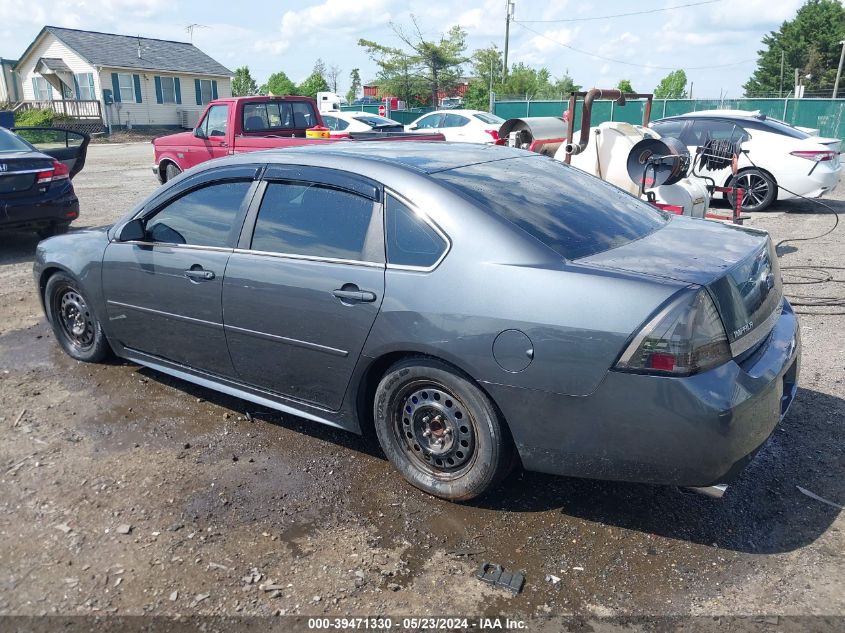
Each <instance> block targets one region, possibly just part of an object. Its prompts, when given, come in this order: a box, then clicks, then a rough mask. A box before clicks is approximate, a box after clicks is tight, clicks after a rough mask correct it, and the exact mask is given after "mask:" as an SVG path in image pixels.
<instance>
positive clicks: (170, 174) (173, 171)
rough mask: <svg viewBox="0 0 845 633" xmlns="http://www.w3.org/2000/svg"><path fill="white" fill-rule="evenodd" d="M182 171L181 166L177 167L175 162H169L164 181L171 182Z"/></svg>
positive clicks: (165, 168) (165, 169)
mask: <svg viewBox="0 0 845 633" xmlns="http://www.w3.org/2000/svg"><path fill="white" fill-rule="evenodd" d="M181 173H182V170H181V169H179V167H177V166H176V165H174V164H173V163H167V165H166V166H165V167H164V182H170V181H171V180H173V179H174V178H176V176H178V175H179V174H181Z"/></svg>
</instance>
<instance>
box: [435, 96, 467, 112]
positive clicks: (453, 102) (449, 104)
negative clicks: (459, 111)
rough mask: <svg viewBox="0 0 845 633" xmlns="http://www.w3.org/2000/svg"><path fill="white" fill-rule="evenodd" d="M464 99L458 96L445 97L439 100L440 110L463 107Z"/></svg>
mask: <svg viewBox="0 0 845 633" xmlns="http://www.w3.org/2000/svg"><path fill="white" fill-rule="evenodd" d="M463 107H464V100H463V99H461V98H460V97H446V98H444V99H441V100H440V109H441V110H454V109H456V108H463Z"/></svg>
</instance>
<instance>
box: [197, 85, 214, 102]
mask: <svg viewBox="0 0 845 633" xmlns="http://www.w3.org/2000/svg"><path fill="white" fill-rule="evenodd" d="M200 95H201V97H202V105H205V104H206V103H209V102H210V101H211V100H212V99H213V96H212V90H211V80H210V79H200Z"/></svg>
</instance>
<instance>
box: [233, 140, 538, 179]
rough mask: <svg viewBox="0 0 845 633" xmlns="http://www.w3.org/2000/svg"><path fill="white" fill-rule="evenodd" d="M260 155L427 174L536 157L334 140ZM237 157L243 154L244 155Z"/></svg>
mask: <svg viewBox="0 0 845 633" xmlns="http://www.w3.org/2000/svg"><path fill="white" fill-rule="evenodd" d="M261 154H262V155H263V156H265V157H269V156H272V155H273V154H277V155H280V156H291V155H294V154H306V155H308V156H311V157H313V156H325V157H330V158H344V157H347V158H354V159H357V160H364V161H372V162H381V163H390V164H391V165H398V166H400V167H404V168H406V169H409V170H413V171H417V172H424V173H427V174H432V173H435V172H438V171H446V170H448V169H456V168H458V167H465V166H467V165H476V164H478V163H488V162H492V161H497V160H508V159H511V158H528V157H532V156H538V154H532V153H530V152H526V151H525V150H521V149H516V148H513V147H505V146H502V145H492V144H484V145H482V144H474V143H447V142H444V141H338V142H334V143H326V144H312V145H300V146H298V147H289V148H280V149H271V150H266V151H264V152H261ZM240 156H244V154H241V155H240ZM247 156H248V154H247Z"/></svg>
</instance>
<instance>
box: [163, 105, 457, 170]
mask: <svg viewBox="0 0 845 633" xmlns="http://www.w3.org/2000/svg"><path fill="white" fill-rule="evenodd" d="M324 126H325V124H324V121H323V118H322V117H321V116H320V112H319V111H318V109H317V102H316V101H315V100H314V99H312V98H310V97H296V96H287V97H274V96H269V97H263V96H257V97H231V98H228V99H216V100H215V101H212V102H211V103H209V104H208V106H207V107H206V109H205V112H203V113H202V115H200V118H199V121H198V123H197V125H196V127H195V128H194V129H193V131H191V132H180V133H178V134H169V135H167V136H161V137H159V138H156V139H153V147H154V164H153V173H154V174H155V175H156V177H157V178H158V179H159V182H162V183H164V182H167V181H169V180H172V179H173V178H175V177H176V176H178V175H179V174H181V173H182V172H183V171H185V170H187V169H190V168H191V167H194V166H195V165H199V164H200V163H204V162H206V161H209V160H211V159H213V158H221V157H223V156H229V155H230V154H239V153H242V152H256V151H259V150H264V149H273V148H280V147H293V146H297V145H311V144H315V143H316V144H325V143H335V142H346V140H348V139H355V138H356V137H359V138H373V137H375V138H383V137H385V136H387V135H386V134H384V135H383V134H378V135H373V134H372V130H370V131H369V132H349V133H347V134H341V135H338V136H340V137H344V138H329V139H325V138H308V137H307V131H308V130H309V129H311V128H315V127H324ZM400 132H401V130H400ZM400 132H391V133H390V137H391V138H393V139H394V140H397V139H399V140H402V139H404V140H408V141H417V140H433V141H436V140H443V136H442V135H439V134H434V135H428V136H426V137H425V139H420V137H418V136H414V135H413V134H404V133H400Z"/></svg>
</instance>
